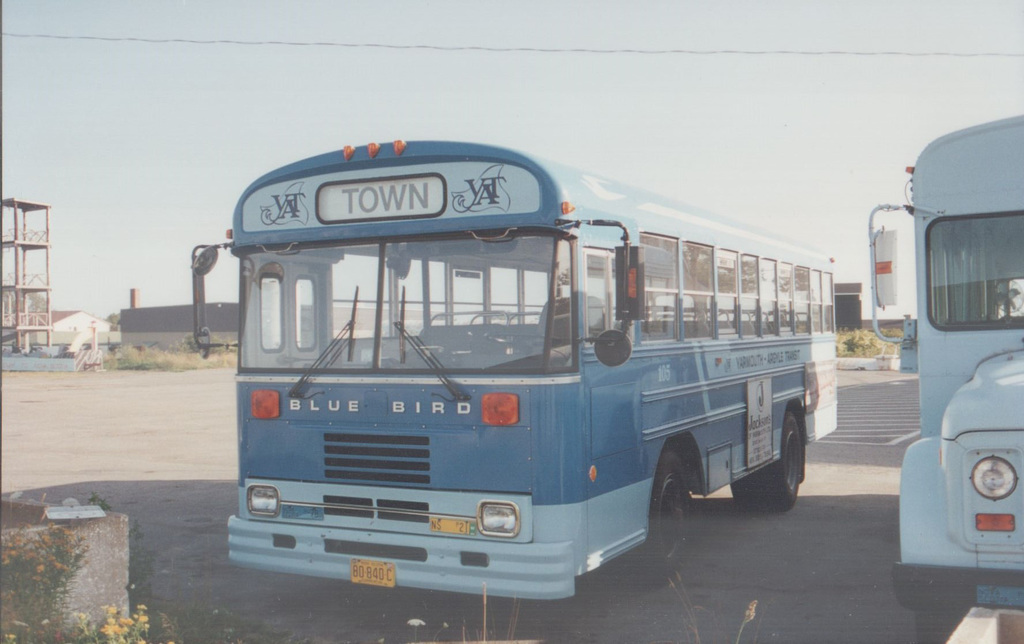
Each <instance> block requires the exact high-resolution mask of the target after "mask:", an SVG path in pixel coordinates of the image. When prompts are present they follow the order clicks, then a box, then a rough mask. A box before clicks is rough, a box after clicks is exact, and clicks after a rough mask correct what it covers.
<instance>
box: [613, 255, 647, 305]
mask: <svg viewBox="0 0 1024 644" xmlns="http://www.w3.org/2000/svg"><path fill="white" fill-rule="evenodd" d="M644 308H645V296H644V263H643V253H642V252H641V251H640V247H638V246H630V245H628V242H627V244H626V245H623V246H619V247H618V248H616V249H615V319H616V320H642V319H644V316H645V315H646V312H645V310H644Z"/></svg>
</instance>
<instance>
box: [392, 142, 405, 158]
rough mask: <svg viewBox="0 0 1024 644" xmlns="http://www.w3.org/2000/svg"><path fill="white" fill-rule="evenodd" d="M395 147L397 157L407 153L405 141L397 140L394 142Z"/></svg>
mask: <svg viewBox="0 0 1024 644" xmlns="http://www.w3.org/2000/svg"><path fill="white" fill-rule="evenodd" d="M394 146H395V156H399V157H400V156H402V153H403V152H405V141H403V140H402V139H396V140H395V142H394Z"/></svg>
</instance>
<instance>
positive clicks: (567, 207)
mask: <svg viewBox="0 0 1024 644" xmlns="http://www.w3.org/2000/svg"><path fill="white" fill-rule="evenodd" d="M574 210H576V206H574V205H572V203H570V202H568V201H563V202H562V214H563V215H568V214H569V213H571V212H572V211H574Z"/></svg>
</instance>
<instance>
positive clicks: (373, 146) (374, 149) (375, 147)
mask: <svg viewBox="0 0 1024 644" xmlns="http://www.w3.org/2000/svg"><path fill="white" fill-rule="evenodd" d="M366 151H367V152H369V153H370V158H371V159H372V158H374V157H376V156H377V153H378V152H380V144H379V143H370V144H368V145H367V146H366Z"/></svg>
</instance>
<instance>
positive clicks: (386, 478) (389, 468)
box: [324, 433, 430, 485]
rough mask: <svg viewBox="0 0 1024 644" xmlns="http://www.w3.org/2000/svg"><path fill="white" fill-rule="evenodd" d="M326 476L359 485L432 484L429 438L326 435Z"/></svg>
mask: <svg viewBox="0 0 1024 644" xmlns="http://www.w3.org/2000/svg"><path fill="white" fill-rule="evenodd" d="M324 477H326V478H329V479H332V480H335V481H353V482H359V483H364V482H375V483H401V484H404V485H409V484H412V485H429V484H430V437H429V436H382V435H377V434H349V433H329V434H324Z"/></svg>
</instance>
